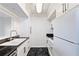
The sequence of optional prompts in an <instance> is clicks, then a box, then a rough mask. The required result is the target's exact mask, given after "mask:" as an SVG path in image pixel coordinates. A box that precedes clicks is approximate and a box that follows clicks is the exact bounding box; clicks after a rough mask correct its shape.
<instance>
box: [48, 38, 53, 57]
mask: <svg viewBox="0 0 79 59" xmlns="http://www.w3.org/2000/svg"><path fill="white" fill-rule="evenodd" d="M53 44H54V42H53V40H52V39H51V38H48V40H47V47H48V51H49V54H50V56H52V55H53V53H52V51H53Z"/></svg>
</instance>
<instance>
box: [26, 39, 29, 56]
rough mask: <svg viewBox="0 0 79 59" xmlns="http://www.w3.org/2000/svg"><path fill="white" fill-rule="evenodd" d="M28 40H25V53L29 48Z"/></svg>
mask: <svg viewBox="0 0 79 59" xmlns="http://www.w3.org/2000/svg"><path fill="white" fill-rule="evenodd" d="M29 42H30V41H29V40H27V41H26V42H25V48H26V53H25V55H27V54H28V52H29V50H30V45H29Z"/></svg>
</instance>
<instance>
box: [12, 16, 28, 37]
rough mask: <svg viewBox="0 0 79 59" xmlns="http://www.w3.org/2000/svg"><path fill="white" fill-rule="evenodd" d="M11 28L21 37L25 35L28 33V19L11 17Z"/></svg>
mask: <svg viewBox="0 0 79 59" xmlns="http://www.w3.org/2000/svg"><path fill="white" fill-rule="evenodd" d="M11 30H16V31H17V33H18V34H19V35H20V36H22V37H27V36H29V35H30V19H28V18H25V17H21V18H12V28H11Z"/></svg>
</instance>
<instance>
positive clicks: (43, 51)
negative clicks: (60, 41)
mask: <svg viewBox="0 0 79 59" xmlns="http://www.w3.org/2000/svg"><path fill="white" fill-rule="evenodd" d="M27 56H50V55H49V52H48V48H47V47H40V48H39V47H34V48H31V49H30V51H29V52H28V54H27Z"/></svg>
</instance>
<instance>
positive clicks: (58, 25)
mask: <svg viewBox="0 0 79 59" xmlns="http://www.w3.org/2000/svg"><path fill="white" fill-rule="evenodd" d="M52 24H53V28H54V35H55V36H59V37H61V38H64V39H67V40H70V41H72V42H75V43H79V40H78V39H79V6H77V7H76V8H74V9H72V10H70V11H68V12H67V13H66V14H64V15H63V16H61V17H58V18H56V19H55V20H53V21H52Z"/></svg>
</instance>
